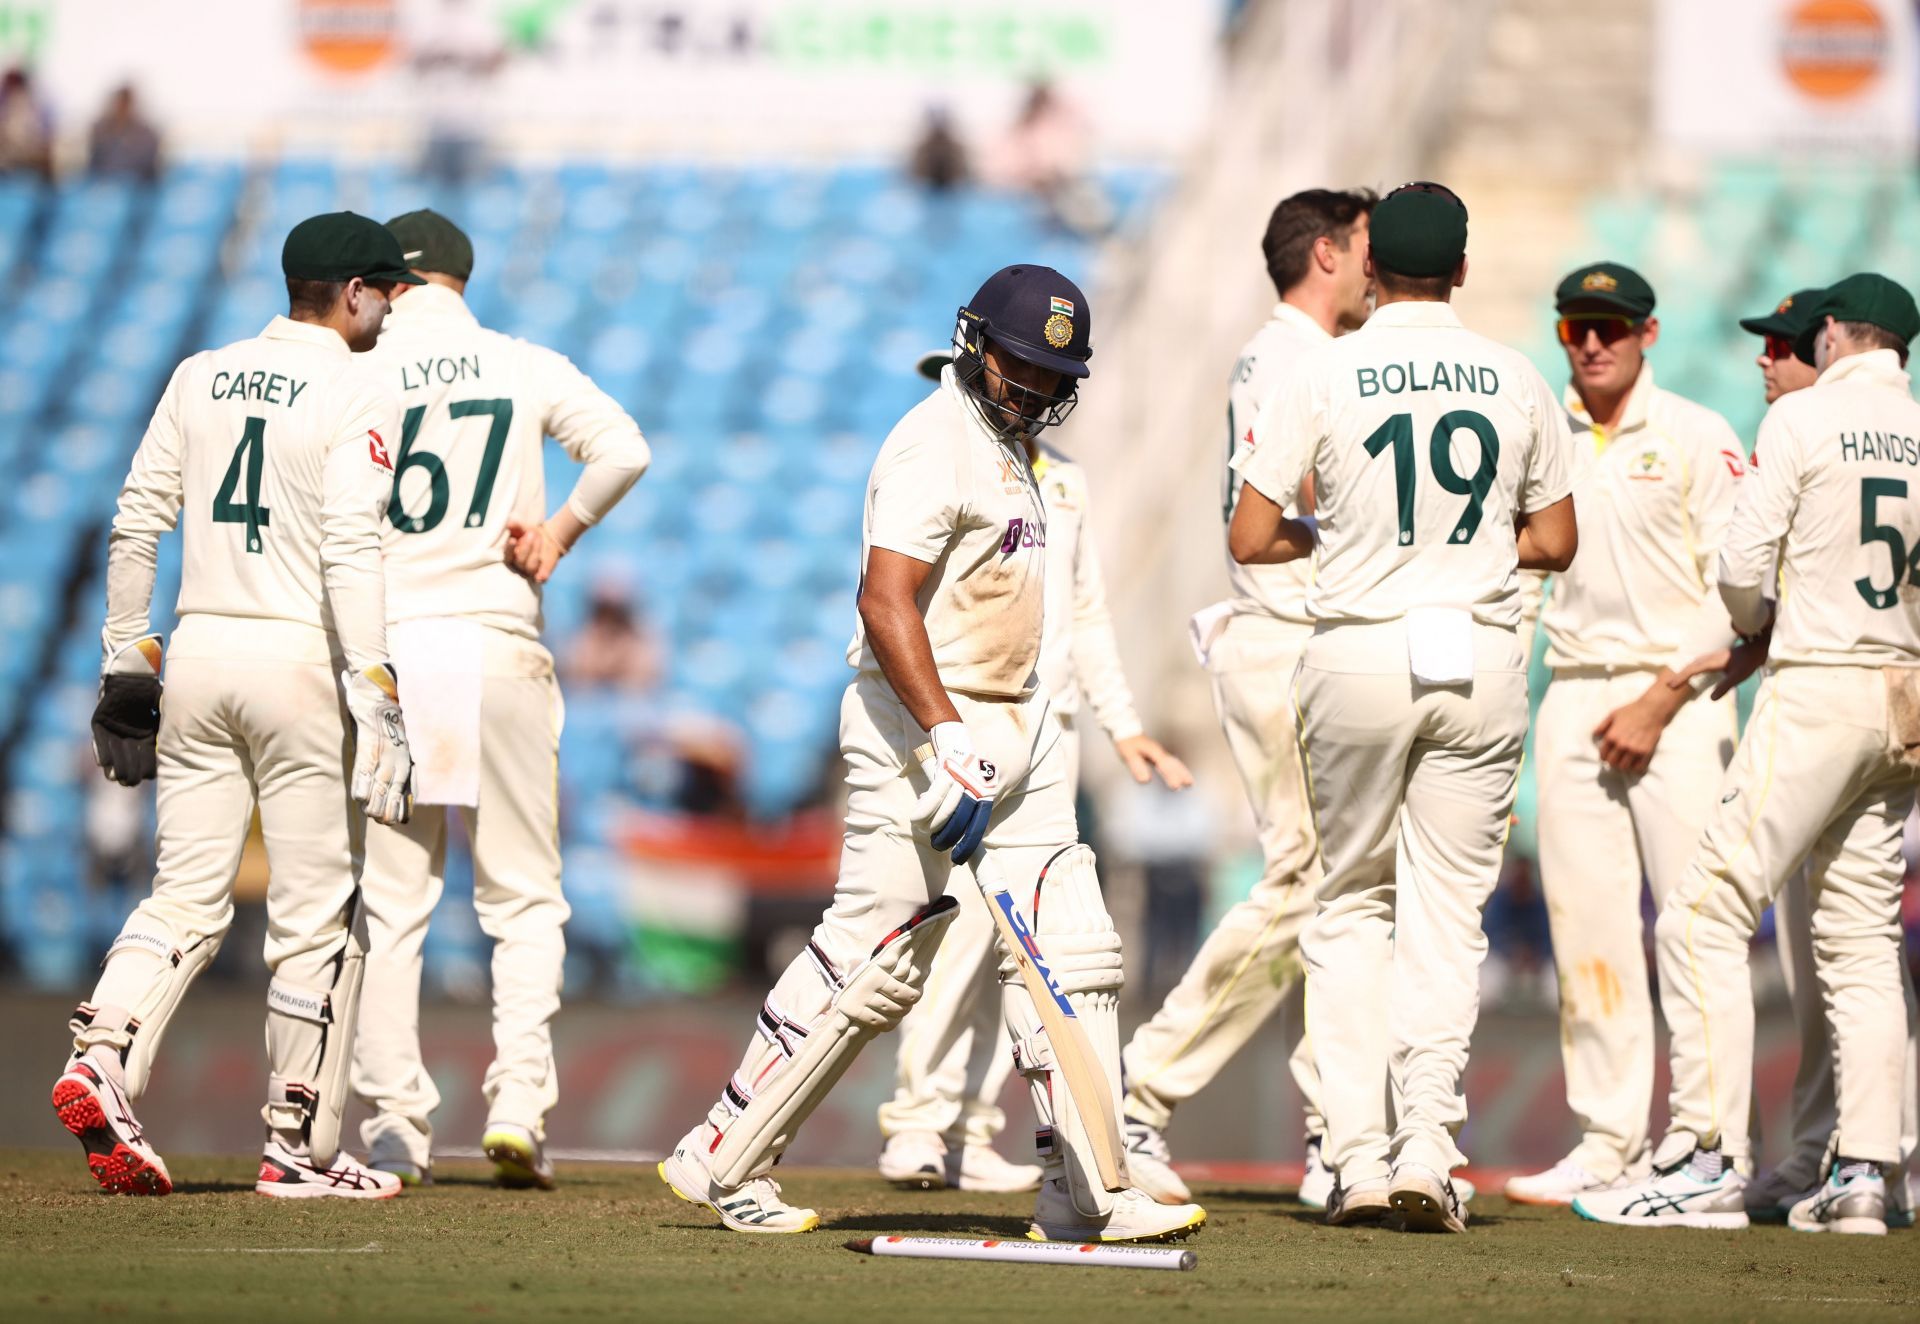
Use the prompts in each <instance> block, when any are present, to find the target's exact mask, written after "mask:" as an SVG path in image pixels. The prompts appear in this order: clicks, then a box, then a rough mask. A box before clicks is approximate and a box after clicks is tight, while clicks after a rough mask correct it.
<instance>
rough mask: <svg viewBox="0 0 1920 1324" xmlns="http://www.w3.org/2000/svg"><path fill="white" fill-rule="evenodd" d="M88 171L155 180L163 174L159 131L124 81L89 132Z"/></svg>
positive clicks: (90, 172)
mask: <svg viewBox="0 0 1920 1324" xmlns="http://www.w3.org/2000/svg"><path fill="white" fill-rule="evenodd" d="M87 172H88V173H89V174H93V175H115V176H121V177H124V178H129V179H138V180H141V181H142V182H145V183H152V182H153V181H154V180H156V179H158V178H159V177H160V134H159V132H158V130H156V129H155V128H154V127H153V125H152V124H151V123H150V122H148V120H147V117H146V116H145V115H143V114H141V113H140V106H139V104H138V102H137V101H136V100H135V99H134V95H133V86H132V84H130V83H122V84H121V85H120V86H119V87H117V88H115V89H114V90H113V95H112V96H111V97H109V98H108V99H107V108H106V110H104V111H102V112H101V114H100V118H99V119H97V120H95V121H94V122H93V128H92V130H91V131H90V132H89V133H88V134H87Z"/></svg>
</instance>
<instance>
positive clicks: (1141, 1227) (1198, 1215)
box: [1027, 1168, 1207, 1242]
mask: <svg viewBox="0 0 1920 1324" xmlns="http://www.w3.org/2000/svg"><path fill="white" fill-rule="evenodd" d="M1058 1170H1059V1169H1057V1168H1056V1169H1055V1171H1058ZM1108 1198H1109V1199H1111V1200H1112V1201H1113V1208H1112V1210H1111V1212H1109V1213H1108V1214H1107V1216H1106V1217H1105V1218H1101V1219H1097V1220H1094V1219H1089V1218H1088V1217H1087V1216H1086V1215H1085V1214H1083V1213H1081V1212H1080V1211H1079V1210H1078V1209H1075V1208H1074V1207H1073V1198H1072V1196H1070V1195H1069V1194H1068V1193H1067V1179H1066V1178H1065V1177H1064V1176H1062V1177H1049V1178H1047V1179H1046V1180H1045V1181H1043V1182H1041V1183H1040V1195H1039V1197H1038V1198H1037V1199H1035V1201H1034V1203H1033V1225H1032V1226H1031V1227H1029V1228H1028V1229H1027V1240H1028V1241H1078V1242H1086V1241H1184V1240H1185V1239H1186V1238H1188V1237H1190V1236H1192V1235H1193V1234H1194V1233H1196V1232H1198V1231H1199V1230H1200V1229H1201V1227H1202V1226H1204V1225H1205V1223H1206V1221H1207V1211H1206V1210H1204V1209H1202V1208H1201V1207H1200V1206H1199V1205H1197V1204H1164V1203H1162V1202H1161V1201H1159V1200H1156V1199H1154V1198H1153V1197H1152V1196H1151V1195H1148V1194H1147V1193H1146V1192H1145V1191H1143V1190H1141V1189H1140V1188H1139V1187H1137V1186H1129V1187H1128V1188H1127V1189H1126V1190H1124V1191H1115V1192H1113V1193H1112V1194H1111V1195H1110V1196H1109V1197H1108Z"/></svg>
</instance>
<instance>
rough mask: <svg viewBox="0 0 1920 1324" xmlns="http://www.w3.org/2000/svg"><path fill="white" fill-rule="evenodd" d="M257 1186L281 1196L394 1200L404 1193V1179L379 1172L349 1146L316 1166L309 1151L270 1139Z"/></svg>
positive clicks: (294, 1198) (292, 1197)
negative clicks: (300, 1151)
mask: <svg viewBox="0 0 1920 1324" xmlns="http://www.w3.org/2000/svg"><path fill="white" fill-rule="evenodd" d="M253 1189H254V1190H255V1191H257V1192H258V1193H259V1194H261V1195H271V1196H273V1197H275V1198H276V1199H280V1200H314V1199H336V1200H391V1199H392V1198H393V1197H394V1196H396V1195H398V1194H400V1179H399V1178H398V1177H396V1176H394V1175H393V1174H392V1173H391V1172H375V1171H374V1170H373V1169H372V1168H369V1167H367V1166H366V1165H365V1164H364V1163H360V1162H357V1161H355V1159H354V1157H353V1155H351V1154H349V1153H347V1152H346V1151H345V1150H342V1151H341V1152H340V1153H338V1154H336V1155H334V1159H333V1164H332V1166H330V1167H326V1168H316V1167H314V1166H313V1161H312V1160H311V1159H309V1158H308V1157H307V1156H306V1155H305V1154H296V1153H294V1152H293V1151H292V1150H290V1149H288V1148H287V1147H286V1146H285V1145H283V1144H281V1143H280V1142H279V1141H278V1140H268V1141H267V1148H266V1152H265V1153H264V1154H262V1155H261V1156H260V1177H259V1179H258V1180H257V1181H255V1182H254V1183H253Z"/></svg>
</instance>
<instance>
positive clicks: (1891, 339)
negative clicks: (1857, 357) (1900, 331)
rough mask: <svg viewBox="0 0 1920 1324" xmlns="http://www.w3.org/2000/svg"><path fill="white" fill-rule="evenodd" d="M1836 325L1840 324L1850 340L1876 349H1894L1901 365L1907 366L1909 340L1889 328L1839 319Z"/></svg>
mask: <svg viewBox="0 0 1920 1324" xmlns="http://www.w3.org/2000/svg"><path fill="white" fill-rule="evenodd" d="M1834 325H1836V326H1838V327H1839V328H1840V329H1841V330H1842V331H1845V332H1846V333H1847V337H1848V339H1850V340H1857V341H1859V342H1860V343H1861V344H1863V345H1870V346H1872V347H1873V348H1874V349H1890V350H1892V351H1893V352H1894V353H1896V354H1898V355H1899V356H1900V366H1901V367H1903V368H1904V367H1906V366H1907V342H1906V341H1904V340H1902V339H1901V338H1900V337H1899V336H1896V335H1895V334H1893V332H1891V331H1889V330H1887V329H1886V328H1885V327H1884V326H1875V325H1874V324H1873V323H1872V322H1841V321H1838V320H1836V321H1835V323H1834Z"/></svg>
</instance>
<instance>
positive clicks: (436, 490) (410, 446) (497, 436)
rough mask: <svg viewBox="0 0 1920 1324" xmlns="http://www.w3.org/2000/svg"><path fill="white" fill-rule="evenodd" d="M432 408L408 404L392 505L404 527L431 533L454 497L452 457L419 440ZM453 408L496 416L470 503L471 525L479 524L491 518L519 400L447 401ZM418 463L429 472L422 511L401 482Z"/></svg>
mask: <svg viewBox="0 0 1920 1324" xmlns="http://www.w3.org/2000/svg"><path fill="white" fill-rule="evenodd" d="M426 412H427V406H426V405H423V404H422V405H414V406H413V407H412V408H411V409H409V410H407V413H406V417H405V418H404V419H402V420H401V425H400V458H399V459H398V460H397V461H395V463H394V466H393V499H392V501H391V502H389V503H388V506H387V518H389V519H390V520H392V521H393V527H394V528H396V529H398V530H400V532H402V533H427V532H429V531H430V530H432V529H435V528H437V527H439V524H440V521H441V520H443V519H445V518H446V517H447V506H448V503H449V502H450V500H451V498H452V494H451V491H450V485H449V483H448V481H447V465H446V461H445V460H444V459H442V458H441V457H440V456H439V455H436V454H435V453H434V452H432V451H429V450H423V449H418V448H416V447H415V446H414V442H415V441H416V440H417V439H418V438H419V435H420V422H421V420H422V419H423V418H424V417H425V416H426ZM447 413H448V415H449V416H451V417H452V418H455V419H462V418H472V417H474V416H475V415H479V414H484V415H487V416H488V417H489V418H491V419H492V424H491V426H489V427H488V429H487V444H486V449H485V450H484V451H483V452H482V453H481V456H480V474H479V478H478V480H477V481H476V482H475V483H474V486H473V500H472V501H471V502H469V503H468V506H467V516H466V520H465V527H467V528H469V529H477V528H479V527H480V526H481V525H482V524H484V523H485V522H486V518H487V506H488V505H489V503H491V502H492V500H493V480H494V478H495V477H496V476H497V475H498V474H499V472H500V456H501V454H502V452H504V451H505V449H506V445H507V432H508V430H509V429H510V428H511V427H512V426H513V401H512V400H510V399H506V398H501V399H495V400H453V401H450V402H448V404H447ZM413 469H420V470H423V471H424V472H425V473H426V476H427V506H426V509H425V510H423V511H421V512H420V513H418V514H410V513H408V511H407V508H406V506H405V505H404V504H403V503H402V501H401V499H400V486H401V484H402V483H403V482H404V481H405V479H406V476H407V473H408V471H409V470H413Z"/></svg>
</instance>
